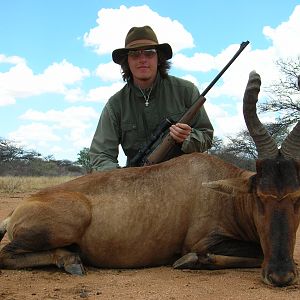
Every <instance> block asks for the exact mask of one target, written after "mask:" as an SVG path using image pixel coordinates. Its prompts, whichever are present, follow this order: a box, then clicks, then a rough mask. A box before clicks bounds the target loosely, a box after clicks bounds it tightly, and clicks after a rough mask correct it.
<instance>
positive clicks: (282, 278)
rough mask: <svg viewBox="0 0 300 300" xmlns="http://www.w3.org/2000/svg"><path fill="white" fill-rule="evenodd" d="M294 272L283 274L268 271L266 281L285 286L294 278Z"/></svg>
mask: <svg viewBox="0 0 300 300" xmlns="http://www.w3.org/2000/svg"><path fill="white" fill-rule="evenodd" d="M295 276H296V275H295V273H294V272H287V273H285V274H277V273H270V274H269V275H268V281H269V282H270V283H271V284H273V285H275V286H287V285H290V284H292V283H293V282H294V280H295Z"/></svg>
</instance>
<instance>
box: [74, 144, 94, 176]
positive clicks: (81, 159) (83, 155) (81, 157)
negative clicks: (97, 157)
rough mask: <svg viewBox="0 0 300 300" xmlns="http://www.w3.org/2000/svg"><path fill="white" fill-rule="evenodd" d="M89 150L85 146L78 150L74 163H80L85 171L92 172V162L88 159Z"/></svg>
mask: <svg viewBox="0 0 300 300" xmlns="http://www.w3.org/2000/svg"><path fill="white" fill-rule="evenodd" d="M89 151H90V149H89V148H87V147H85V148H83V149H82V150H80V152H79V153H78V154H77V157H78V158H77V161H76V163H78V164H79V165H81V166H82V167H83V168H84V169H85V170H86V172H87V173H91V172H92V164H91V161H90V156H89Z"/></svg>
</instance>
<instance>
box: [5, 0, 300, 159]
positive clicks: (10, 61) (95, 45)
mask: <svg viewBox="0 0 300 300" xmlns="http://www.w3.org/2000/svg"><path fill="white" fill-rule="evenodd" d="M144 25H150V26H151V27H152V28H153V29H154V31H155V32H156V34H157V37H158V40H159V42H160V43H165V42H166V43H169V44H170V45H171V47H172V49H173V58H172V60H171V63H172V68H171V70H170V74H171V75H175V76H178V77H181V78H184V79H188V80H190V81H192V82H193V83H195V84H196V85H197V87H198V88H199V91H200V93H201V92H202V91H203V90H204V89H205V88H206V87H207V86H208V84H209V83H210V82H211V81H212V80H213V79H214V77H215V76H216V74H217V73H218V72H219V71H220V70H221V69H222V68H223V67H224V66H225V65H226V64H227V62H228V61H229V60H230V59H231V57H232V56H233V55H234V53H235V52H236V51H237V50H238V48H239V46H240V44H241V43H242V42H243V41H247V40H249V42H250V44H249V45H248V46H247V47H246V48H245V50H244V51H243V52H242V54H241V55H240V56H239V57H238V58H237V60H236V61H235V62H234V63H233V65H232V66H231V67H230V68H229V69H228V70H227V71H226V73H225V74H224V75H223V76H222V78H221V79H220V80H219V81H218V83H217V84H216V85H215V86H214V87H213V88H212V89H211V90H210V91H209V93H208V94H207V95H206V99H207V100H206V103H205V108H206V110H207V113H208V115H209V117H210V120H211V122H212V124H213V126H214V129H215V135H216V136H218V137H220V138H222V139H224V140H225V141H226V137H228V136H234V135H235V134H236V133H238V132H239V131H240V130H242V129H245V123H244V120H243V114H242V99H243V93H244V90H245V86H246V84H247V80H248V76H249V73H250V71H252V70H256V71H257V72H258V73H259V74H260V75H261V78H262V89H261V93H260V95H259V97H260V99H261V98H262V99H264V97H265V93H264V89H263V88H264V87H265V86H268V85H270V84H271V83H272V82H274V81H276V80H278V78H279V76H280V73H279V70H278V68H277V66H276V61H277V60H278V59H285V58H295V57H297V56H299V55H300V42H299V36H300V1H293V0H277V1H273V0H252V1H246V0H214V1H202V0H194V1H191V0H185V1H161V0H152V1H137V0H136V1H130V0H127V1H117V0H42V1H41V0H10V1H7V0H0V137H1V138H3V139H8V140H12V141H14V142H16V143H18V145H20V146H22V147H24V148H25V149H28V150H36V151H37V152H39V153H41V154H42V155H43V156H45V157H46V156H49V155H52V156H53V157H54V158H55V159H67V160H71V161H75V160H76V159H77V158H78V153H79V151H80V150H82V149H83V148H84V147H90V144H91V141H92V138H93V135H94V132H95V130H96V126H97V123H98V120H99V117H100V114H101V111H102V109H103V107H104V105H105V103H106V102H107V100H108V99H109V97H110V96H112V95H113V94H114V93H116V92H117V91H118V90H119V89H121V88H122V87H123V86H124V82H123V81H122V78H121V73H120V67H119V65H116V64H114V63H113V62H112V59H111V52H112V51H113V50H114V49H116V48H122V47H124V41H125V36H126V34H127V32H128V30H129V29H130V28H131V27H133V26H144ZM272 118H274V115H272V114H266V115H263V116H261V120H262V121H270V119H272ZM119 160H120V164H121V165H124V161H125V159H124V154H123V153H122V151H120V156H119Z"/></svg>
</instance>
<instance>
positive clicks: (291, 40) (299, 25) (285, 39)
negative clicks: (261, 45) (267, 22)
mask: <svg viewBox="0 0 300 300" xmlns="http://www.w3.org/2000/svg"><path fill="white" fill-rule="evenodd" d="M263 33H264V35H265V36H266V37H267V38H269V39H270V40H271V41H272V44H273V47H274V48H275V50H276V54H277V55H278V56H280V57H282V56H284V57H286V56H297V55H299V53H300V43H299V36H300V5H297V6H296V7H295V9H294V11H293V13H292V14H291V16H290V17H289V19H288V21H286V22H283V23H282V24H280V25H279V26H277V27H276V28H272V27H270V26H265V27H264V28H263Z"/></svg>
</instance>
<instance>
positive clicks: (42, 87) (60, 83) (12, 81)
mask: <svg viewBox="0 0 300 300" xmlns="http://www.w3.org/2000/svg"><path fill="white" fill-rule="evenodd" d="M1 62H9V63H10V64H12V66H11V67H10V68H9V70H8V71H7V72H0V105H2V106H4V105H9V104H14V103H15V102H16V99H18V98H28V97H30V96H36V95H42V94H45V93H59V94H65V95H67V97H70V94H69V92H68V91H69V87H68V86H69V85H73V84H75V83H78V82H79V81H81V80H83V79H84V78H85V77H88V76H89V75H90V72H89V71H88V70H87V69H84V68H83V69H81V68H79V67H76V66H74V65H72V64H71V63H69V62H67V61H66V60H63V61H62V62H60V63H53V64H52V65H50V66H49V67H48V68H46V69H45V70H44V72H43V73H41V74H34V73H33V71H32V70H31V69H30V68H29V67H28V65H27V64H26V61H25V60H24V59H22V58H20V57H16V56H12V57H4V56H3V55H2V56H1V57H0V63H1ZM73 98H74V96H73Z"/></svg>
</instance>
